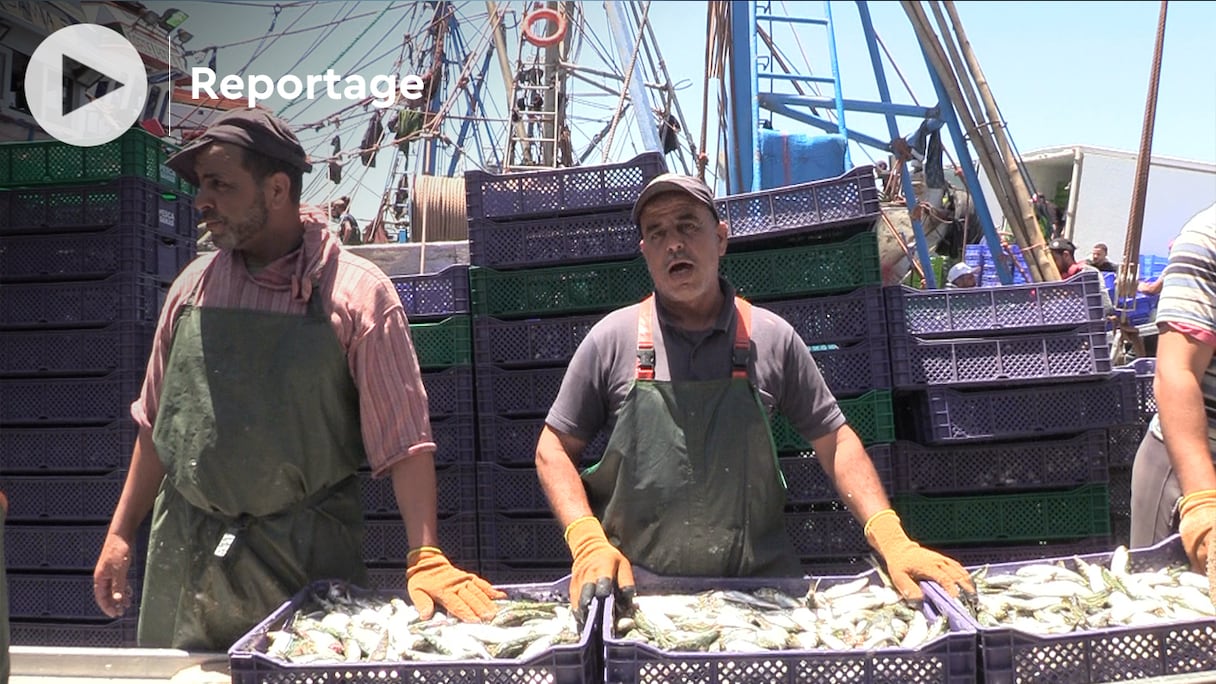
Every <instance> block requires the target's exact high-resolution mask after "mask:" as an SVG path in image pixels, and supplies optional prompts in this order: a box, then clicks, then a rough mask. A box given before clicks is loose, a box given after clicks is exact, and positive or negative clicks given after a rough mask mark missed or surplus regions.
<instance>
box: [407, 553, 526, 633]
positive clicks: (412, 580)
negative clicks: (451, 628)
mask: <svg viewBox="0 0 1216 684" xmlns="http://www.w3.org/2000/svg"><path fill="white" fill-rule="evenodd" d="M406 561H407V562H408V564H409V568H408V569H407V570H406V571H405V577H406V587H407V588H408V590H409V594H410V600H411V601H413V602H414V607H415V608H417V609H418V617H420V618H422V619H423V620H428V619H430V617H431V616H432V615H434V614H435V604H436V603H438V604H440V605H442V606H443V607H444V609H446V610H447V612H448V614H449V615H451V616H452V617H455V618H457V619H458V620H462V621H464V622H478V621H482V620H488V619H490V618H492V617H494V615H495V614H497V613H498V606H496V605H495V604H494V600H495V599H504V598H506V597H507V595H506V593H504V592H502V591H500V590H498V589H495V588H494V586H493V585H491V584H490V583H489V582H487V581H485V580H484V579H482V578H481V577H478V576H477V575H474V574H473V573H471V572H466V571H464V570H461V569H460V568H457V567H456V566H454V565H452V563H451V562H450V561H448V559H447V558H446V557H445V556H444V555H443V552H442V551H440V550H439V549H437V548H435V547H433V546H423V547H421V548H418V549H414V550H413V551H410V553H409V555H408V556H406Z"/></svg>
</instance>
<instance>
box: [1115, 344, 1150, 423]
mask: <svg viewBox="0 0 1216 684" xmlns="http://www.w3.org/2000/svg"><path fill="white" fill-rule="evenodd" d="M1120 368H1122V369H1125V370H1130V371H1132V372H1134V373H1135V374H1136V407H1137V415H1136V422H1137V423H1138V424H1140V425H1148V423H1149V421H1150V420H1152V419H1153V415H1154V414H1155V413H1157V395H1156V394H1154V393H1153V376H1154V375H1155V374H1156V372H1157V359H1155V358H1144V359H1136V360H1135V361H1133V362H1131V363H1130V364H1128V365H1126V366H1120Z"/></svg>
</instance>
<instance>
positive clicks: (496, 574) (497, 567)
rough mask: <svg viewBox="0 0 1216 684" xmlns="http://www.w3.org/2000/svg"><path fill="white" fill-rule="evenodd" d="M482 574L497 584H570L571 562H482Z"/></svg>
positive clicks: (487, 579)
mask: <svg viewBox="0 0 1216 684" xmlns="http://www.w3.org/2000/svg"><path fill="white" fill-rule="evenodd" d="M481 576H482V577H484V578H485V579H486V581H488V582H490V583H492V584H495V585H498V584H524V583H531V582H563V583H565V584H566V585H567V586H568V585H569V584H570V563H569V562H566V563H527V562H517V563H516V562H512V563H507V562H490V563H482V564H481Z"/></svg>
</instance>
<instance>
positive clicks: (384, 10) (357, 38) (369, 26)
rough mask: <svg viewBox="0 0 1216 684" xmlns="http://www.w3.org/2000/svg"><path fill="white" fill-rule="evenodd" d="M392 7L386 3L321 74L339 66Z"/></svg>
mask: <svg viewBox="0 0 1216 684" xmlns="http://www.w3.org/2000/svg"><path fill="white" fill-rule="evenodd" d="M392 7H393V4H392V3H391V2H386V3H384V7H382V8H381V9H380V13H379V14H377V15H376V17H375V18H374V19H372V20H371V21H369V22H367V24H366V25H365V26H364V27H363V30H362V31H360V32H359V35H357V36H355V39H354V40H352V41H351V42H350V43H349V44H347V46H346V47H344V48H342V51H341V52H339V53H338V54H337V56H335V57H334V58H333V60H331V61H330V63H329V65H328V66H326V67H325V68H324V69H322V70H321V72H320V73H326V72H328V71H329V70H330V69H332V68H333V66H334V65H335V64H337V63H338V60H340V59H342V58H343V57H345V56H346V53H347V52H349V51H350V49H351V48H352V47H354V46H355V44H356V43H358V42H359V41H361V40H363V36H365V35H367V32H368V31H370V30H371V29H372V27H373V26H375V25H376V22H377V21H380V17H383V16H384V15H385V13H387V12H388V11H389V10H390V9H392ZM297 102H299V100H292V101H291V102H288V103H287V104H286V105H284V106H283V108H282V109H280V110H279V111H278V115H279V116H283V113H284V112H286V111H287V110H288V109H291V106H292V105H294V104H295V103H297Z"/></svg>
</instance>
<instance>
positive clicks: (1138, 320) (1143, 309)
mask: <svg viewBox="0 0 1216 684" xmlns="http://www.w3.org/2000/svg"><path fill="white" fill-rule="evenodd" d="M1160 299H1161V296H1160V295H1144V294H1136V295H1135V296H1134V297H1132V298H1130V299H1119V298H1112V301H1113V302H1114V306H1115V311H1116V313H1118V312H1121V311H1126V312H1127V322H1128V323H1130V324H1131V325H1144V324H1146V323H1149V322H1151V321H1152V320H1153V318H1154V313H1155V312H1156V310H1157V303H1158V302H1159V301H1160Z"/></svg>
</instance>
